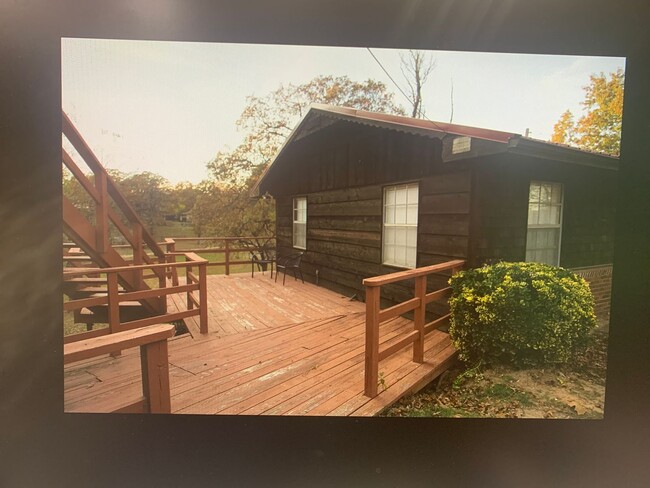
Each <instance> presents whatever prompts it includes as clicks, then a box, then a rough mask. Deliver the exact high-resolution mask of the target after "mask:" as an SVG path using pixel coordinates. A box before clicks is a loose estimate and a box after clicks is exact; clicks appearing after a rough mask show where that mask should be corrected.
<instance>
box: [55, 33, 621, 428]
mask: <svg viewBox="0 0 650 488" xmlns="http://www.w3.org/2000/svg"><path fill="white" fill-rule="evenodd" d="M61 56H62V59H61V66H62V73H61V81H62V94H61V95H62V98H61V100H62V107H61V131H62V134H61V138H62V140H61V164H62V194H63V212H62V217H61V218H62V223H63V229H64V234H63V236H62V260H63V261H62V263H63V266H62V280H63V297H62V299H63V302H64V305H63V308H64V330H63V331H62V334H63V342H64V409H65V412H69V413H84V412H92V413H98V412H100V413H108V412H117V413H165V414H198V415H274V416H306V415H309V416H353V417H361V416H383V417H453V418H522V419H523V418H537V419H602V418H604V417H605V416H606V406H605V380H606V370H607V342H608V333H609V309H610V298H611V278H612V269H613V251H614V244H615V236H614V227H615V219H616V195H617V175H618V170H619V159H618V157H619V148H620V141H621V121H622V115H623V93H624V82H625V58H616V57H598V56H569V55H541V54H508V53H484V52H454V51H429V50H406V49H404V50H398V49H385V48H375V47H350V48H344V47H326V46H298V45H268V44H232V43H207V42H205V43H198V42H197V43H193V42H162V41H128V40H108V39H76V38H64V39H62V40H61ZM630 86H631V82H630ZM57 246H58V244H57Z"/></svg>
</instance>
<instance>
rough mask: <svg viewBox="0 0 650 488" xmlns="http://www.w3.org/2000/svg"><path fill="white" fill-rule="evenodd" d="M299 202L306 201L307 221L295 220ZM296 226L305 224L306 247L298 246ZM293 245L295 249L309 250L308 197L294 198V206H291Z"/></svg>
mask: <svg viewBox="0 0 650 488" xmlns="http://www.w3.org/2000/svg"><path fill="white" fill-rule="evenodd" d="M298 200H304V201H305V221H304V222H301V221H298V220H295V213H296V202H297V201H298ZM296 224H303V225H304V226H305V247H302V246H299V245H297V244H296V233H295V231H294V227H295V225H296ZM291 245H292V247H293V248H294V249H300V250H302V251H306V250H307V195H296V196H294V197H293V200H292V206H291Z"/></svg>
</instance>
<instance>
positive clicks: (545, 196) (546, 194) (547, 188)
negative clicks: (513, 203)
mask: <svg viewBox="0 0 650 488" xmlns="http://www.w3.org/2000/svg"><path fill="white" fill-rule="evenodd" d="M551 188H553V185H551V184H549V183H544V184H542V188H541V190H540V193H539V201H540V203H551Z"/></svg>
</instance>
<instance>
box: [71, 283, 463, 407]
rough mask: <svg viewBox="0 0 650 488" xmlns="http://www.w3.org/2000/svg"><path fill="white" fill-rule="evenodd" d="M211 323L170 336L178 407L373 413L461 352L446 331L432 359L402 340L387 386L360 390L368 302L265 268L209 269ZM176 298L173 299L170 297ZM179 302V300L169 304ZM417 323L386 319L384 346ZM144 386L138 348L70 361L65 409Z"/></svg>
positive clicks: (383, 372)
mask: <svg viewBox="0 0 650 488" xmlns="http://www.w3.org/2000/svg"><path fill="white" fill-rule="evenodd" d="M208 289H209V295H208V303H209V308H210V311H209V318H210V320H209V329H210V333H209V334H208V335H207V336H200V335H199V334H198V328H196V326H195V325H193V324H188V328H189V329H190V331H192V332H193V335H194V337H192V335H190V334H184V335H182V336H178V337H175V338H173V339H171V340H170V341H169V372H170V384H171V404H172V412H173V413H185V414H227V415H235V414H243V415H259V414H264V415H353V416H371V415H376V414H378V413H379V412H381V411H382V410H383V409H385V408H386V407H387V406H389V405H391V404H392V403H394V402H395V401H396V400H397V399H399V398H401V397H402V396H404V395H405V394H408V393H411V392H413V391H416V390H418V389H420V388H421V387H423V386H424V385H426V384H427V383H428V382H429V381H431V380H432V379H434V378H435V377H436V376H438V375H439V374H440V373H442V372H443V371H444V370H445V369H446V368H447V367H448V366H449V365H450V364H451V362H452V361H454V358H455V351H454V349H453V346H452V345H451V343H450V340H449V337H448V335H447V334H445V333H443V332H438V331H434V332H432V333H430V334H429V335H428V336H427V338H426V343H425V351H426V352H425V362H424V363H422V364H417V363H413V362H412V361H411V357H412V350H411V347H410V346H407V347H405V348H404V349H403V350H402V351H400V352H399V353H397V354H395V355H393V356H390V357H389V358H387V359H385V360H383V361H382V362H381V363H380V364H379V372H380V388H379V390H380V393H379V395H378V396H377V397H375V398H374V399H370V398H368V397H366V396H364V395H363V388H364V337H365V306H364V304H363V303H359V302H356V301H350V300H349V299H348V298H347V297H343V296H340V295H338V294H336V293H333V292H331V291H329V290H326V289H324V288H320V287H317V286H314V285H311V284H303V283H300V282H295V281H293V280H291V281H289V280H287V284H286V286H284V287H283V286H282V284H281V283H280V282H278V283H277V284H276V283H274V282H273V281H272V280H271V279H270V278H269V276H268V274H267V275H266V276H263V275H261V274H260V275H258V274H256V276H255V278H254V279H253V278H251V277H250V275H244V274H241V275H230V276H210V277H209V281H208ZM170 305H171V304H170ZM171 306H173V305H171ZM412 329H413V323H412V322H411V321H409V320H406V319H404V318H401V317H398V318H396V319H393V320H390V321H388V322H386V323H385V324H383V325H382V326H381V341H382V345H383V346H388V345H390V344H391V343H393V342H397V341H398V340H399V339H400V338H402V337H404V335H405V334H407V333H408V332H410V331H411V330H412ZM140 394H141V383H140V358H139V351H138V349H137V348H136V349H132V350H127V351H124V352H123V355H122V356H120V357H118V358H110V357H105V358H96V359H92V360H87V361H85V362H80V363H75V364H71V365H69V366H67V367H66V368H65V411H66V412H105V411H110V410H112V409H113V407H115V406H117V405H119V404H120V403H123V402H124V401H128V400H130V399H133V398H137V397H138V396H139V395H140Z"/></svg>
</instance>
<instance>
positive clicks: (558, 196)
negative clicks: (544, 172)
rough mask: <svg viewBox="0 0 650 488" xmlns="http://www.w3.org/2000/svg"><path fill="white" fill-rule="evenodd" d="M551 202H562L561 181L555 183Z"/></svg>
mask: <svg viewBox="0 0 650 488" xmlns="http://www.w3.org/2000/svg"><path fill="white" fill-rule="evenodd" d="M551 203H554V204H561V203H562V185H561V184H560V183H555V184H554V185H553V194H552V195H551Z"/></svg>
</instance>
